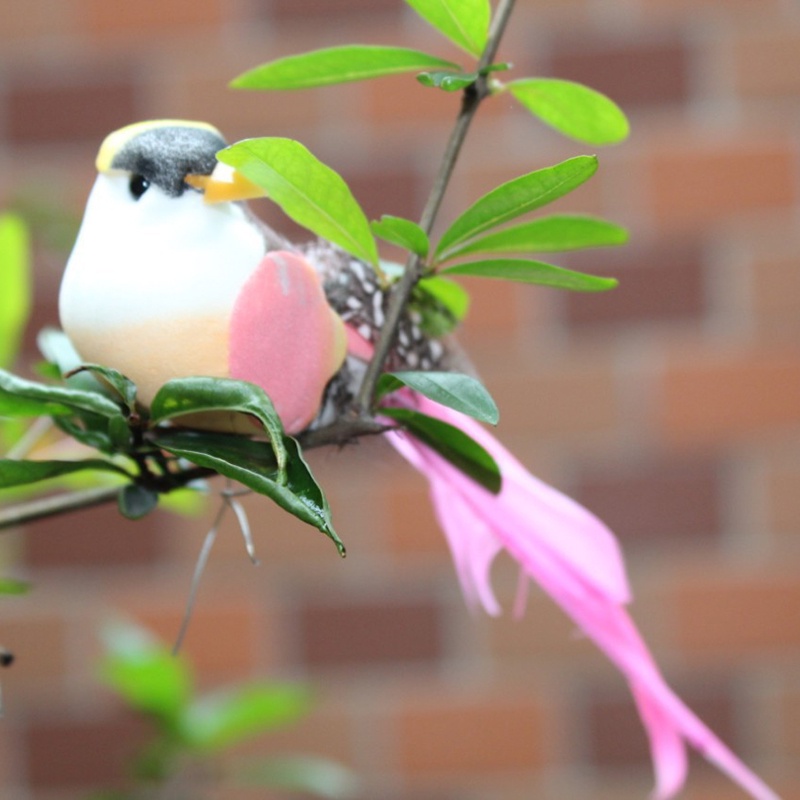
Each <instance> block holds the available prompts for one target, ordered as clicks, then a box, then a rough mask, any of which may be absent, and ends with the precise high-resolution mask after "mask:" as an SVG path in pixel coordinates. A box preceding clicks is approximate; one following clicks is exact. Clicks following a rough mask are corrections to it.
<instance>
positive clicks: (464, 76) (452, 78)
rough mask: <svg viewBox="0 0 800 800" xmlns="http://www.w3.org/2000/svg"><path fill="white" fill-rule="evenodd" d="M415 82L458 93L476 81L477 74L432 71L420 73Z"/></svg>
mask: <svg viewBox="0 0 800 800" xmlns="http://www.w3.org/2000/svg"><path fill="white" fill-rule="evenodd" d="M417 80H418V81H419V82H420V83H421V84H422V85H423V86H428V87H431V88H434V89H442V90H443V91H445V92H459V91H461V90H462V89H466V88H467V86H471V85H472V84H473V83H475V81H476V80H478V73H477V72H452V71H451V70H434V71H433V72H420V73H419V75H417Z"/></svg>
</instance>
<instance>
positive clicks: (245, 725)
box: [180, 683, 311, 752]
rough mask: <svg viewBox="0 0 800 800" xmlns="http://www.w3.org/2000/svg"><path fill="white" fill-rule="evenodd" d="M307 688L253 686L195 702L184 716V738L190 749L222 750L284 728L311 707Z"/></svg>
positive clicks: (234, 689) (181, 728) (270, 684)
mask: <svg viewBox="0 0 800 800" xmlns="http://www.w3.org/2000/svg"><path fill="white" fill-rule="evenodd" d="M310 704H311V697H310V695H309V692H308V690H307V689H304V688H303V687H301V686H293V685H290V684H286V685H280V684H274V683H252V684H247V685H244V686H238V687H235V688H233V689H229V690H227V691H222V692H215V693H214V694H210V695H206V696H205V697H201V698H199V699H197V700H195V701H194V702H193V703H192V704H191V705H190V706H188V708H186V710H185V712H184V713H183V715H182V717H181V722H180V730H181V738H182V739H183V741H185V742H186V743H187V744H188V745H189V746H190V747H193V748H195V749H197V750H203V751H207V752H208V751H220V750H223V749H224V748H226V747H231V746H232V745H235V744H238V743H239V742H242V741H244V740H247V739H251V738H252V737H254V736H257V735H258V734H261V733H264V732H266V731H272V730H275V729H276V728H281V727H283V726H285V725H288V724H290V723H292V722H295V721H296V720H298V719H299V718H300V717H302V716H304V715H305V714H306V713H307V712H308V709H309V707H310Z"/></svg>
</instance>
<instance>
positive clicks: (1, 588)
mask: <svg viewBox="0 0 800 800" xmlns="http://www.w3.org/2000/svg"><path fill="white" fill-rule="evenodd" d="M30 590H31V585H30V583H28V581H18V580H16V579H14V578H0V594H12V595H20V594H27V593H28V592H29V591H30Z"/></svg>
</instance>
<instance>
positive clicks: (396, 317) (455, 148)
mask: <svg viewBox="0 0 800 800" xmlns="http://www.w3.org/2000/svg"><path fill="white" fill-rule="evenodd" d="M514 2H515V0H500V3H499V4H498V6H497V10H496V12H495V15H494V18H493V20H492V27H491V29H490V31H489V36H488V39H487V42H486V47H485V49H484V51H483V55H482V56H481V58H480V61H479V62H478V71H480V70H482V69H483V68H484V67H487V66H489V64H491V63H492V62H493V61H494V57H495V55H496V53H497V48H498V47H499V46H500V40H501V39H502V37H503V33H504V31H505V28H506V25H507V23H508V20H509V18H510V16H511V12H512V11H513V9H514ZM488 94H489V89H488V86H487V80H486V77H485V76H481V77H479V78H478V80H477V81H476V82H475V83H474V84H472V85H471V86H468V87H467V88H466V89H465V90H464V94H463V96H462V102H461V110H460V111H459V114H458V118H457V119H456V124H455V126H454V127H453V130H452V132H451V133H450V139H449V140H448V142H447V147H446V148H445V151H444V155H443V156H442V161H441V164H440V165H439V172H438V174H437V176H436V180H435V181H434V184H433V188H432V189H431V193H430V195H429V196H428V202H427V203H426V204H425V208H424V210H423V212H422V217H421V218H420V226H421V227H422V229H423V230H424V231H425V233H427V234H428V235H430V233H431V231H432V230H433V225H434V223H435V222H436V216H437V214H438V213H439V208H440V206H441V204H442V200H443V199H444V195H445V192H446V190H447V186H448V184H449V183H450V177H451V176H452V174H453V169H454V168H455V165H456V161H457V160H458V155H459V153H460V152H461V147H462V145H463V144H464V140H465V139H466V136H467V131H468V129H469V126H470V124H471V123H472V119H473V117H474V116H475V112H476V111H477V110H478V106H479V105H480V104H481V102H482V101H483V100H484V98H485V97H486V96H487V95H488ZM422 274H423V264H422V261H421V259H420V258H419V256H417V255H416V254H413V253H412V254H411V255H410V256H409V259H408V261H407V262H406V267H405V271H404V272H403V276H402V278H401V279H400V280H399V281H398V282H397V284H396V285H395V287H394V289H393V290H392V296H391V299H390V301H389V308H388V309H387V312H386V321H385V323H384V325H383V328H382V329H381V334H380V336H379V337H378V341H377V343H376V345H375V352H374V354H373V356H372V359H371V360H370V363H369V365H368V366H367V370H366V372H365V374H364V379H363V381H362V382H361V386H360V388H359V391H358V397H357V398H356V404H357V407H358V410H359V412H360V413H361V414H362V415H367V414H369V412H370V410H371V408H372V398H373V396H374V394H375V386H376V384H377V382H378V378H379V377H380V374H381V370H382V369H383V365H384V363H385V361H386V358H387V356H388V355H389V351H390V350H391V348H392V345H393V343H394V338H395V335H396V334H397V328H398V325H399V323H400V319H401V317H402V315H403V312H404V311H405V308H406V306H407V305H408V301H409V298H410V297H411V292H412V290H413V289H414V286H416V284H417V282H418V281H419V279H420V278H421V277H422Z"/></svg>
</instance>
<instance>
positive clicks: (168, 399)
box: [150, 377, 287, 475]
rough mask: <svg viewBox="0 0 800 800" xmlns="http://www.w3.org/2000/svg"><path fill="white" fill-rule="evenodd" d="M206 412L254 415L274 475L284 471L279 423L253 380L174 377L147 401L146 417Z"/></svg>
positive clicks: (153, 419) (154, 419) (156, 418)
mask: <svg viewBox="0 0 800 800" xmlns="http://www.w3.org/2000/svg"><path fill="white" fill-rule="evenodd" d="M206 411H224V412H231V411H234V412H236V411H238V412H240V413H242V414H251V415H252V416H254V417H256V419H258V420H259V421H260V422H261V424H262V425H263V426H264V430H265V431H266V433H267V435H268V436H269V440H270V446H271V447H272V449H273V450H274V452H275V459H276V461H277V465H278V474H279V475H280V474H281V473H282V472H283V471H284V469H285V468H286V458H287V456H286V449H285V447H284V444H283V425H282V424H281V421H280V418H279V417H278V413H277V412H276V411H275V406H273V405H272V400H270V399H269V397H268V396H267V393H266V392H265V391H264V390H263V389H262V388H261V387H260V386H256V385H255V384H253V383H247V382H246V381H235V380H231V379H229V378H199V377H198V378H176V379H175V380H171V381H168V382H167V383H165V384H164V385H163V386H162V387H161V388H160V389H159V390H158V392H156V396H155V397H154V398H153V402H152V403H151V404H150V420H151V422H152V424H154V425H155V424H158V423H159V422H163V421H164V420H167V419H172V418H174V417H178V416H183V415H186V414H196V413H198V412H206ZM254 430H255V429H254Z"/></svg>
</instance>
